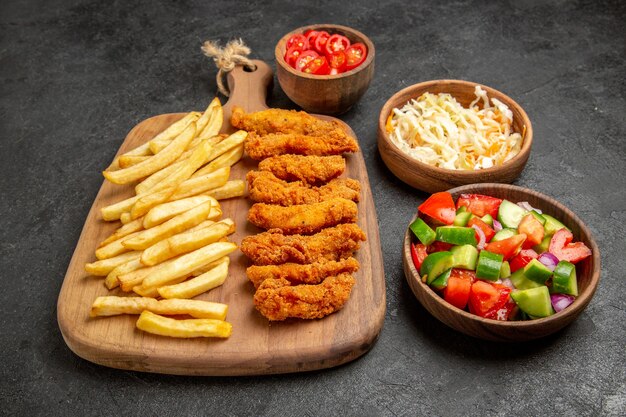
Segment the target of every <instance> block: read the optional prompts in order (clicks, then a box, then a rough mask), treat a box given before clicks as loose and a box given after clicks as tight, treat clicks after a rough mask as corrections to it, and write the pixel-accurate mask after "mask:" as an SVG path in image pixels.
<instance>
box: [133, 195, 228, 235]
mask: <svg viewBox="0 0 626 417" xmlns="http://www.w3.org/2000/svg"><path fill="white" fill-rule="evenodd" d="M207 201H210V202H211V207H213V206H219V203H218V202H217V200H216V199H214V198H213V197H209V196H207V195H198V196H194V197H189V198H183V199H180V200H176V201H170V202H168V203H162V204H159V205H158V206H155V207H153V208H152V209H150V211H149V212H148V213H147V214H146V215H145V216H144V218H143V227H144V228H146V229H149V228H151V227H154V226H156V225H159V224H161V223H163V222H165V221H167V220H169V219H171V218H172V217H174V216H177V215H179V214H181V213H184V212H186V211H187V210H191V209H192V208H194V207H197V206H198V205H200V204H202V203H205V202H207Z"/></svg>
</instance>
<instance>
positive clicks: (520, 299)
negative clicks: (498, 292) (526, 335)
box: [511, 285, 554, 318]
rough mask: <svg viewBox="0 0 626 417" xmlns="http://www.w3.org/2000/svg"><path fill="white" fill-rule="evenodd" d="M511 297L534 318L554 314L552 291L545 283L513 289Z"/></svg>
mask: <svg viewBox="0 0 626 417" xmlns="http://www.w3.org/2000/svg"><path fill="white" fill-rule="evenodd" d="M511 298H512V299H513V301H515V303H516V304H517V305H518V307H519V308H520V309H521V310H522V311H523V312H525V313H526V314H528V315H529V316H533V317H534V318H540V317H548V316H551V315H552V314H554V310H552V302H551V301H550V291H548V287H546V286H545V285H542V286H540V287H537V288H531V289H528V290H521V291H513V292H512V293H511Z"/></svg>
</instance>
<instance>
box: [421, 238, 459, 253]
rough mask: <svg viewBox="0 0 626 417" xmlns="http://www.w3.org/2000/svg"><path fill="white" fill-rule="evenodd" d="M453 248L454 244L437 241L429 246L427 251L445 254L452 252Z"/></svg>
mask: <svg viewBox="0 0 626 417" xmlns="http://www.w3.org/2000/svg"><path fill="white" fill-rule="evenodd" d="M452 246H453V245H452V243H446V242H440V241H438V240H435V241H434V242H433V243H432V244H430V245H428V246H427V248H426V249H427V250H428V253H435V252H445V251H448V250H450V248H451V247H452Z"/></svg>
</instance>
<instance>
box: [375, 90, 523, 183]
mask: <svg viewBox="0 0 626 417" xmlns="http://www.w3.org/2000/svg"><path fill="white" fill-rule="evenodd" d="M477 85H480V87H481V88H482V89H483V90H485V91H486V92H487V96H488V97H489V98H490V99H491V98H497V99H498V100H500V101H501V102H503V103H504V104H506V105H507V106H508V107H509V109H510V110H511V111H512V112H513V131H514V132H518V133H521V134H523V135H524V136H523V142H522V149H521V150H520V152H519V153H518V154H517V155H516V156H515V157H514V158H512V159H511V160H509V161H507V162H506V163H504V164H503V165H501V166H496V167H492V168H486V169H481V170H475V171H461V170H451V169H443V168H437V167H434V166H432V165H428V164H425V163H423V162H420V161H418V160H417V159H414V158H412V157H410V156H409V155H407V154H406V153H404V152H402V151H401V150H400V148H398V147H397V146H396V145H395V144H394V143H393V142H391V139H390V138H389V134H388V133H387V130H386V129H385V125H386V123H387V118H388V117H389V114H391V111H392V110H393V109H394V108H396V107H402V106H404V105H405V104H406V103H407V102H408V101H409V100H410V99H417V98H418V97H419V96H421V95H422V94H424V93H427V92H428V93H433V94H438V93H449V94H451V95H452V96H453V97H454V98H456V99H457V100H458V101H459V102H460V103H461V104H462V105H463V106H465V107H467V106H469V104H470V103H471V102H472V101H473V100H474V99H475V98H476V97H475V95H474V89H475V88H476V86H477ZM532 142H533V128H532V125H531V123H530V119H529V118H528V115H526V112H525V111H524V109H522V108H521V107H520V105H519V104H517V103H516V102H515V101H513V99H511V98H510V97H509V96H507V95H505V94H503V93H501V92H499V91H498V90H494V89H493V88H491V87H487V86H485V85H482V84H477V83H472V82H468V81H460V80H435V81H426V82H423V83H419V84H415V85H412V86H410V87H407V88H405V89H404V90H401V91H399V92H398V93H396V94H394V95H393V96H392V97H391V98H390V99H389V100H387V102H386V103H385V105H384V106H383V108H382V110H381V111H380V116H379V118H378V151H379V152H380V156H381V157H382V158H383V161H384V162H385V164H386V165H387V167H388V168H389V169H390V170H391V172H393V174H394V175H395V176H397V177H398V178H400V179H401V180H402V181H404V182H406V183H407V184H409V185H410V186H412V187H415V188H417V189H419V190H423V191H427V192H429V193H434V192H437V191H444V190H447V189H449V188H451V187H456V186H459V185H465V184H475V183H480V182H499V183H510V182H513V180H515V179H516V178H517V177H518V176H519V175H520V173H521V172H522V170H523V169H524V166H525V165H526V162H527V161H528V156H529V155H530V147H531V145H532Z"/></svg>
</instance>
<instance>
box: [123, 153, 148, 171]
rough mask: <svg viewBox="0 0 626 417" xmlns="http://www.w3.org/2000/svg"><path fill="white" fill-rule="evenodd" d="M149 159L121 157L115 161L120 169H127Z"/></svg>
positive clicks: (144, 156) (133, 156)
mask: <svg viewBox="0 0 626 417" xmlns="http://www.w3.org/2000/svg"><path fill="white" fill-rule="evenodd" d="M148 158H150V155H121V156H120V157H119V159H118V161H117V163H118V165H119V167H120V168H128V167H130V166H133V165H137V164H138V163H140V162H143V161H145V160H146V159H148Z"/></svg>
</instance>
